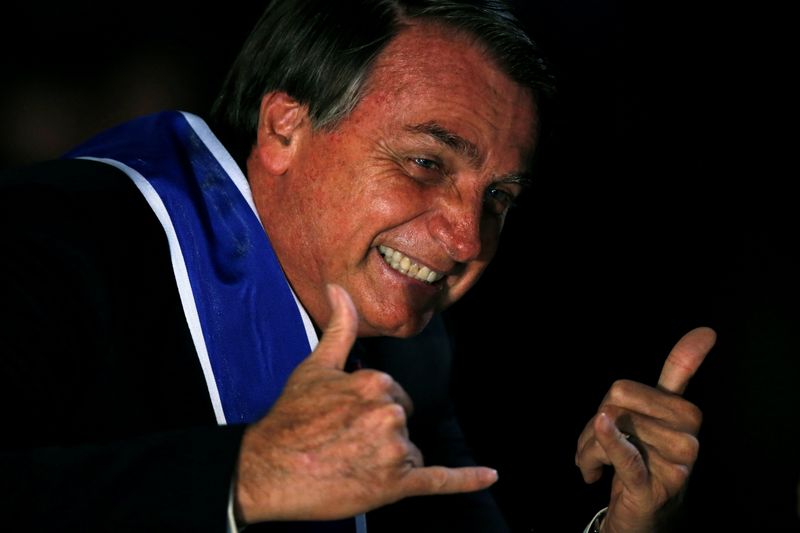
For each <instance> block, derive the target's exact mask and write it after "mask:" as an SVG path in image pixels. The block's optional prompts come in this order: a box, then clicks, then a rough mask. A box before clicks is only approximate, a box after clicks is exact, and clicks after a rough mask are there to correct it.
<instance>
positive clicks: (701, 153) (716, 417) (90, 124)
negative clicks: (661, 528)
mask: <svg viewBox="0 0 800 533" xmlns="http://www.w3.org/2000/svg"><path fill="white" fill-rule="evenodd" d="M645 4H647V7H640V6H629V5H625V6H623V5H622V4H618V3H616V2H613V1H611V0H595V1H593V0H544V1H538V2H534V1H529V2H520V6H519V7H520V10H521V14H522V16H523V19H524V21H525V23H526V25H528V26H529V28H530V29H531V32H532V34H533V35H534V37H535V39H536V40H537V41H538V42H539V44H540V45H541V46H542V47H543V48H544V50H545V52H546V53H547V55H548V56H549V58H550V60H551V62H552V64H553V68H554V70H555V72H556V75H557V76H558V79H559V88H560V93H559V97H558V106H557V114H556V117H555V126H556V127H555V129H554V132H553V134H552V136H551V137H549V138H548V139H546V140H545V145H544V148H546V150H544V151H543V157H542V160H541V161H540V167H539V168H538V169H537V175H536V180H535V184H534V186H533V187H532V189H531V190H530V191H528V193H527V194H526V195H525V197H524V198H523V199H522V201H521V202H520V206H519V208H518V209H516V210H515V211H514V212H513V213H512V214H511V215H510V218H509V221H508V226H507V229H506V233H507V234H506V235H505V236H504V239H503V242H502V243H501V248H500V251H499V254H498V257H497V259H496V261H495V263H494V264H493V265H492V266H491V267H490V269H489V270H488V272H487V273H486V275H485V278H484V279H483V280H482V281H481V283H479V285H478V287H476V288H475V289H474V290H473V292H471V293H470V294H469V295H468V296H467V297H466V298H465V299H464V300H463V302H462V303H459V304H458V305H456V306H455V307H454V308H453V309H452V310H451V311H448V313H447V315H446V316H447V319H448V321H449V322H450V324H451V325H452V327H453V331H454V333H455V337H456V362H455V375H454V381H453V393H454V397H455V399H456V402H457V406H458V409H459V414H460V416H461V419H462V423H463V426H464V429H465V432H466V433H467V436H468V438H469V440H470V442H471V443H472V445H473V448H474V450H475V453H476V455H477V456H478V458H479V459H480V461H481V462H482V463H484V464H488V465H491V466H494V467H496V468H498V470H499V472H500V481H499V482H498V483H497V484H496V485H495V487H494V488H493V491H494V493H495V495H496V496H497V499H498V502H499V503H500V505H501V506H502V507H503V509H504V510H505V512H506V514H507V515H508V517H509V520H510V522H511V523H512V526H513V527H514V530H515V531H520V532H528V531H537V532H539V531H545V532H547V531H559V532H560V531H565V532H566V531H579V530H580V528H582V527H583V526H584V525H585V523H586V522H587V521H588V518H589V517H590V516H591V514H593V512H594V511H595V510H596V509H599V508H600V507H602V506H604V505H605V504H606V500H607V494H608V490H607V489H608V486H607V479H608V477H607V476H606V478H604V480H602V481H601V482H599V483H598V484H597V486H586V485H584V484H583V483H582V481H581V479H580V476H579V473H578V471H577V469H576V468H575V467H574V462H573V456H574V451H575V443H576V439H577V436H578V434H579V433H580V431H581V429H582V427H583V425H584V423H585V422H586V421H587V420H588V419H589V418H590V417H591V416H592V415H593V413H594V410H595V409H596V406H597V405H598V403H599V402H600V400H601V398H602V396H603V394H604V393H605V391H606V390H607V388H608V387H609V386H610V384H611V383H612V382H613V380H614V379H617V378H631V379H636V380H639V381H643V382H646V383H655V381H656V380H657V378H658V374H659V371H660V367H661V363H662V362H663V359H664V357H665V356H666V354H667V353H668V352H669V349H670V347H671V346H672V344H673V343H674V342H675V341H677V340H678V338H680V336H681V335H682V334H683V333H685V332H686V331H688V330H689V329H691V328H692V327H695V326H699V325H708V326H712V327H714V328H715V329H717V331H718V333H719V343H718V345H717V347H716V348H715V349H714V351H712V353H711V354H710V356H709V357H708V359H707V360H706V362H705V363H704V365H703V366H702V367H701V369H700V371H699V373H698V375H697V376H696V378H695V379H694V380H693V381H692V383H691V384H690V386H689V389H688V390H687V393H686V396H687V397H688V398H690V399H691V400H692V401H694V402H695V403H697V404H698V405H699V406H700V407H701V408H702V409H703V411H704V413H705V422H704V426H703V430H702V434H701V456H700V459H699V461H698V463H697V465H696V469H695V472H694V475H693V480H692V485H691V488H690V491H689V493H688V494H687V506H686V509H687V513H688V516H687V520H686V522H685V526H684V528H683V530H685V531H723V530H730V529H733V528H735V529H736V530H746V531H765V532H771V531H776V532H777V531H797V530H798V529H799V528H798V522H797V507H798V502H797V500H798V494H797V489H798V482H800V459H799V458H798V451H797V449H798V448H797V442H798V440H800V439H799V437H800V434H799V433H800V431H799V430H798V428H799V427H800V416H798V406H800V398H799V396H800V392H798V390H799V388H798V386H797V382H798V380H799V379H800V369H799V368H798V365H800V363H798V360H799V359H800V357H799V356H800V351H798V344H800V343H799V342H798V321H797V318H798V316H797V315H798V312H797V301H798V299H797V297H798V286H797V281H796V277H797V272H798V270H797V268H796V266H797V265H796V262H795V261H794V260H793V255H794V253H793V252H794V249H795V248H796V247H797V246H796V243H797V237H796V233H795V231H794V225H793V222H794V221H793V219H794V210H795V209H796V208H795V207H794V206H793V205H792V200H793V196H792V195H791V194H790V193H789V192H788V191H789V189H788V188H787V187H785V186H784V184H785V183H786V182H788V181H790V180H791V179H796V176H794V175H793V174H796V170H795V171H791V168H794V167H795V166H796V165H794V164H793V163H791V162H788V157H784V156H782V155H781V154H783V153H789V152H790V150H791V144H790V142H791V141H790V138H791V136H790V135H786V136H784V135H783V131H784V128H785V127H788V128H790V130H789V131H791V128H792V127H793V123H792V121H791V119H790V116H791V115H790V112H791V109H790V106H789V105H787V104H786V99H784V98H783V96H784V95H785V94H786V93H787V92H788V89H787V88H786V87H787V84H786V80H788V79H789V77H790V76H789V74H784V72H789V70H790V69H789V67H790V65H791V62H789V61H786V60H785V55H786V54H784V53H783V50H786V49H787V46H786V44H787V43H786V41H788V38H787V37H786V35H788V34H787V33H786V32H784V31H783V23H782V20H785V17H786V16H785V14H781V13H770V12H767V10H766V9H762V10H761V11H760V12H755V11H753V8H752V6H747V5H742V6H741V7H739V8H736V10H734V8H732V7H731V6H729V5H711V4H708V3H705V5H704V6H703V7H698V6H696V5H692V6H690V5H680V4H678V3H674V2H673V3H659V2H655V3H653V2H645ZM259 13H260V6H258V5H251V4H250V3H247V2H226V3H225V5H224V6H223V9H219V7H215V8H201V7H199V6H198V5H197V4H195V3H191V4H190V3H187V4H183V5H176V4H167V3H163V5H158V6H156V5H151V4H142V3H136V4H124V5H122V6H120V5H100V6H96V5H92V4H91V3H90V2H70V3H68V4H66V3H64V4H59V5H43V4H39V3H25V4H20V5H14V4H13V3H12V4H11V5H9V6H6V7H5V12H4V13H3V16H2V23H0V24H2V30H3V31H2V32H0V33H1V35H0V43H1V44H2V50H3V55H2V63H1V64H0V67H1V72H2V77H3V81H4V82H3V84H2V86H0V124H1V125H2V127H0V166H15V165H21V164H25V163H28V162H31V161H35V160H38V159H45V158H49V157H55V156H57V155H59V154H60V153H62V152H63V151H64V150H66V149H67V148H69V147H70V146H72V145H73V144H74V143H76V142H78V141H80V140H82V139H83V138H85V137H86V136H88V135H91V134H92V133H94V132H96V131H99V130H100V129H102V128H105V127H107V126H110V125H112V124H115V123H117V122H119V121H121V120H124V119H126V118H130V117H133V116H136V115H139V114H142V113H146V112H150V111H156V110H160V109H165V108H179V109H183V110H186V111H192V112H196V113H198V114H201V115H204V114H206V110H207V108H208V106H209V105H210V103H211V100H212V98H213V96H214V93H215V91H216V89H217V87H218V85H219V83H220V82H221V79H222V76H223V75H224V73H225V70H226V69H227V66H228V64H229V62H230V61H231V60H232V59H233V57H234V55H235V53H236V51H237V49H238V47H239V45H240V44H241V42H242V41H243V39H244V37H245V35H246V33H247V32H248V31H249V29H250V28H251V26H252V24H253V23H254V22H255V19H256V17H257V16H258V14H259Z"/></svg>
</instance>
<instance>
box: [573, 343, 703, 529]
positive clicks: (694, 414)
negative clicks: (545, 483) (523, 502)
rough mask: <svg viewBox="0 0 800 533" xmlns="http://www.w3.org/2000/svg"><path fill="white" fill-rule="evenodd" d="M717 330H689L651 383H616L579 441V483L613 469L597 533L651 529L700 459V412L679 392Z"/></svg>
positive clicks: (700, 361)
mask: <svg viewBox="0 0 800 533" xmlns="http://www.w3.org/2000/svg"><path fill="white" fill-rule="evenodd" d="M715 341H716V333H715V332H714V331H713V330H712V329H709V328H696V329H693V330H691V331H690V332H688V333H687V334H686V335H684V336H683V338H681V339H680V340H679V341H678V343H677V344H676V345H675V346H674V347H673V349H672V351H671V352H670V354H669V356H668V357H667V360H666V362H665V363H664V367H663V368H662V370H661V376H660V377H659V379H658V386H657V387H656V388H652V387H648V386H646V385H643V384H641V383H636V382H633V381H627V380H621V381H617V382H615V383H614V384H613V385H612V387H611V389H610V390H609V392H608V393H607V394H606V396H605V398H604V399H603V402H602V403H601V404H600V407H599V409H598V410H597V414H596V415H595V416H594V417H593V418H592V420H590V421H589V423H588V424H587V425H586V427H585V428H584V430H583V432H582V433H581V435H580V437H579V439H578V451H577V453H576V455H575V463H576V464H577V465H578V467H579V468H580V470H581V474H582V475H583V479H584V481H586V482H587V483H594V482H595V481H597V480H598V479H600V477H601V475H602V471H603V465H611V466H613V467H614V478H613V480H612V484H611V500H610V502H609V505H608V514H607V515H606V518H605V519H604V521H603V525H602V531H603V532H604V533H611V532H620V533H621V532H625V533H638V532H642V533H644V532H652V531H655V530H656V525H657V520H656V518H657V513H658V511H660V510H661V509H663V508H664V507H665V506H666V505H667V504H668V503H670V502H672V501H675V499H676V498H677V497H678V496H679V495H680V494H681V492H682V490H683V488H684V486H685V485H686V483H687V481H688V478H689V474H690V473H691V470H692V467H693V466H694V463H695V461H696V460H697V453H698V449H699V444H698V441H697V433H698V431H699V430H700V424H701V422H702V413H701V412H700V410H699V409H698V408H697V407H696V406H695V405H693V404H692V403H690V402H688V401H686V400H685V399H683V398H682V397H681V394H683V391H684V390H685V389H686V386H687V385H688V383H689V380H690V379H691V377H692V376H693V375H694V374H695V372H696V371H697V369H698V368H699V367H700V364H701V363H702V362H703V359H704V358H705V356H706V354H707V353H708V352H709V351H710V350H711V348H712V347H713V346H714V342H715Z"/></svg>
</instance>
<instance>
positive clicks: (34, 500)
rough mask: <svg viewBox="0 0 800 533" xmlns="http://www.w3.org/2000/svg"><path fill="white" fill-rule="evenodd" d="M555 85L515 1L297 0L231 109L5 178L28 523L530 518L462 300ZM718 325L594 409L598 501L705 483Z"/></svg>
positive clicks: (6, 368) (309, 526) (20, 486)
mask: <svg viewBox="0 0 800 533" xmlns="http://www.w3.org/2000/svg"><path fill="white" fill-rule="evenodd" d="M550 90H551V79H550V77H549V75H548V73H547V70H546V68H545V67H544V63H543V61H542V60H541V59H540V57H539V55H538V51H537V49H536V47H535V46H534V44H533V43H532V41H531V40H530V39H529V38H528V37H527V36H526V35H525V34H524V32H523V31H522V30H521V29H520V28H519V26H518V25H517V23H516V21H515V19H514V18H513V16H512V15H511V14H510V12H509V11H508V10H507V8H506V6H504V5H503V4H502V3H500V2H495V1H491V0H487V1H485V2H462V1H453V0H441V1H434V0H428V1H422V2H416V1H414V2H411V1H407V2H406V1H389V0H353V1H346V2H329V1H327V0H326V1H321V0H320V1H317V0H308V1H300V0H279V1H276V2H273V3H272V4H270V5H269V6H268V8H267V9H266V11H265V13H264V15H263V17H262V18H261V19H260V20H259V22H258V23H257V25H256V28H255V30H254V31H253V32H252V34H251V36H250V38H249V39H248V40H247V42H246V43H245V45H244V47H243V49H242V52H241V54H240V56H239V57H238V58H237V60H236V62H235V64H234V65H233V68H232V70H231V72H230V74H229V76H228V78H227V80H226V82H225V84H224V86H223V89H222V91H221V94H220V97H219V99H218V101H217V103H216V105H215V109H214V111H213V113H212V122H211V127H209V126H208V125H207V124H206V123H205V122H204V121H203V120H202V119H200V118H199V117H197V116H194V115H190V114H186V113H179V112H165V113H158V114H155V115H152V116H147V117H142V118H140V119H136V120H133V121H131V122H129V123H125V124H122V125H120V126H118V127H116V128H113V129H111V130H109V131H107V132H103V133H101V134H100V135H98V136H97V137H95V138H93V139H90V140H89V141H87V142H86V143H85V144H82V145H81V146H79V147H77V148H75V149H74V150H72V151H71V152H70V153H69V154H67V155H66V156H65V158H64V159H61V160H59V161H54V162H49V163H45V164H42V165H38V166H33V167H30V168H27V169H21V170H19V171H18V172H15V173H10V174H9V176H7V177H4V178H3V181H2V195H1V196H0V198H2V209H0V213H2V218H1V219H0V222H2V229H3V231H2V232H0V234H2V236H3V239H4V241H3V245H4V249H5V250H8V252H9V253H8V255H7V257H8V259H7V260H5V261H4V263H3V268H4V273H5V274H6V275H5V276H3V279H4V280H5V282H6V283H9V285H8V287H6V291H5V293H4V294H7V296H6V297H4V299H3V302H2V305H3V306H4V307H3V309H4V311H6V312H7V313H6V314H7V319H6V320H4V321H3V322H2V330H0V332H2V349H3V367H2V371H3V377H4V378H5V379H4V383H6V384H7V386H6V387H4V388H3V395H4V396H3V399H4V400H6V402H7V405H12V404H13V405H18V406H20V408H19V409H15V410H13V412H12V413H11V414H10V415H9V423H10V424H11V425H12V426H13V427H15V428H17V429H20V430H24V431H19V434H20V436H19V437H18V442H15V443H13V444H12V445H9V446H7V447H6V448H5V449H4V453H3V455H2V457H3V468H4V478H5V481H6V482H7V483H6V485H5V486H4V489H3V498H2V501H3V510H4V520H5V521H6V522H7V523H16V524H24V525H25V527H26V528H27V529H30V528H31V527H33V529H36V528H41V529H43V530H48V531H62V530H80V531H115V532H118V531H133V530H136V531H140V530H146V531H161V530H164V531H176V530H177V531H206V530H207V531H222V530H224V529H225V528H226V527H227V528H228V529H229V530H233V529H236V528H240V527H242V526H247V531H251V530H252V531H255V530H258V529H260V528H261V527H263V528H264V529H265V530H267V531H284V530H289V531H334V530H335V531H357V532H359V533H363V532H365V531H366V530H367V528H369V530H370V531H371V532H373V533H379V532H381V531H394V530H396V531H409V530H416V531H426V530H431V531H441V530H442V528H443V527H446V528H447V530H449V531H459V532H469V531H476V532H487V533H489V532H491V533H500V532H502V531H505V530H506V526H505V524H504V522H503V519H502V516H500V514H499V512H498V510H497V508H496V507H495V506H494V504H493V503H492V501H491V498H490V497H489V495H488V493H487V492H486V491H485V490H483V489H486V488H487V487H489V486H491V485H492V484H493V483H494V482H495V481H496V480H497V473H496V472H495V471H494V470H492V469H491V468H487V467H482V466H477V465H475V464H474V461H473V460H472V459H471V457H469V454H468V452H467V451H466V446H465V445H464V443H463V439H462V437H461V434H460V432H459V430H458V426H457V423H456V422H455V417H454V416H453V414H452V410H451V409H450V406H449V403H448V399H447V398H446V380H447V373H448V365H447V358H448V357H449V355H448V352H447V345H446V342H444V341H443V339H445V336H444V334H443V333H442V330H441V322H440V321H439V320H438V319H437V317H438V313H439V312H440V311H442V310H444V309H446V308H447V307H448V306H449V305H451V304H453V303H454V302H456V301H457V300H458V299H459V298H461V297H462V296H463V295H464V294H465V293H466V292H467V291H468V290H469V289H470V288H471V287H472V286H473V285H474V284H475V283H476V282H477V281H478V279H479V278H480V276H481V275H482V273H483V272H484V270H485V269H486V267H487V265H488V264H489V262H490V261H491V259H492V257H493V256H494V254H495V251H496V249H497V246H498V242H499V239H500V234H501V230H502V228H503V223H504V220H505V216H506V213H507V211H508V209H509V207H510V206H511V205H512V204H513V202H514V200H515V199H516V197H517V196H518V195H519V194H520V193H521V189H522V186H523V184H524V182H525V180H526V179H527V178H526V176H527V174H528V173H529V172H530V171H531V168H530V162H531V160H532V156H533V152H534V149H535V147H536V143H537V135H538V132H539V130H540V124H539V122H540V113H541V104H542V103H543V96H544V95H545V94H546V93H547V92H548V91H550ZM320 333H323V335H322V338H321V339H319V340H318V336H319V334H320ZM357 338H360V339H359V340H358V341H357V340H356V339H357ZM370 338H372V339H384V338H395V341H396V342H398V343H400V344H391V343H390V344H386V345H381V344H380V343H376V342H372V341H371V339H370ZM398 339H399V340H398ZM713 340H714V335H713V332H711V331H710V330H707V329H698V330H695V331H693V332H691V333H690V334H688V335H687V336H686V337H685V338H684V339H682V340H681V341H680V342H679V344H678V345H676V348H675V349H674V350H673V352H672V353H671V354H670V356H669V358H668V359H667V363H666V364H665V366H664V370H663V372H662V375H661V377H660V378H659V381H658V384H657V386H654V387H649V386H645V385H643V384H639V383H632V382H619V383H617V384H615V385H614V387H613V388H612V389H611V391H609V394H608V396H607V397H606V399H605V400H604V401H603V404H602V405H601V407H600V408H599V409H598V413H597V415H596V416H595V417H594V418H593V419H592V421H590V423H589V424H587V426H586V430H585V431H584V432H583V434H582V435H581V436H580V438H579V446H578V452H577V454H576V462H577V464H578V466H579V467H580V469H581V471H582V472H583V474H584V477H585V479H586V480H587V481H589V482H591V481H594V480H596V479H597V478H599V476H600V474H601V472H602V468H603V465H612V466H613V467H614V468H615V474H614V481H613V483H614V490H613V493H612V496H611V499H610V501H609V506H608V510H607V514H601V515H598V519H597V520H595V521H593V523H592V524H591V527H598V528H599V527H602V528H603V530H604V531H607V532H611V531H627V532H634V533H636V532H645V531H652V530H653V529H654V527H656V525H658V522H657V518H658V517H660V516H661V515H662V512H661V511H662V509H663V508H664V507H665V506H666V505H667V504H669V503H670V502H673V501H675V500H676V498H677V497H678V496H679V495H680V493H681V491H682V489H683V487H684V486H685V484H686V481H687V479H688V475H689V472H690V471H691V467H692V465H693V464H694V461H695V459H696V456H697V440H696V434H697V431H698V429H699V426H700V414H699V411H698V409H697V408H696V407H695V406H693V405H692V404H690V403H689V402H687V401H685V400H683V399H682V398H681V396H680V393H681V392H682V391H683V389H684V388H685V386H686V384H687V383H688V380H689V379H690V378H691V376H692V375H693V373H694V371H695V370H696V369H697V367H698V366H699V365H700V363H701V362H702V359H703V357H704V356H705V354H706V353H707V352H708V350H710V348H711V346H712V344H713ZM384 350H386V351H387V353H388V352H393V355H391V356H390V357H389V359H390V361H389V362H388V363H387V359H386V357H384V355H385V354H383V353H381V352H382V351H384ZM398 354H399V356H400V357H397V355H398ZM380 361H382V362H383V365H382V364H380ZM411 365H414V366H415V367H417V368H420V369H425V372H418V373H415V375H414V378H413V379H405V380H404V379H401V378H400V377H399V376H401V375H405V376H408V374H409V373H408V372H407V370H408V368H409V367H410V366H411ZM389 368H391V369H392V371H391V372H389V371H388V369H389ZM401 381H402V382H403V384H402V385H401V383H400V382H401ZM41 420H46V421H47V422H46V423H41V422H40V421H41ZM445 494H448V495H454V496H452V498H455V499H447V498H430V496H434V495H445ZM410 496H420V497H422V498H411V499H410V500H406V498H408V497H410ZM401 500H403V502H402V503H403V504H405V503H408V506H395V505H394V504H396V502H401ZM393 509H396V510H398V511H397V512H395V513H394V514H392V510H393ZM604 512H605V511H604ZM366 513H369V514H366ZM385 513H388V514H385ZM586 513H587V521H588V517H589V514H590V512H589V511H588V510H587V511H586ZM370 516H372V517H373V518H374V521H373V520H371V519H369V517H370ZM387 516H388V517H389V518H388V519H387V518H386V517H387ZM603 516H605V519H604V520H603V518H602V517H603ZM442 524H444V525H442Z"/></svg>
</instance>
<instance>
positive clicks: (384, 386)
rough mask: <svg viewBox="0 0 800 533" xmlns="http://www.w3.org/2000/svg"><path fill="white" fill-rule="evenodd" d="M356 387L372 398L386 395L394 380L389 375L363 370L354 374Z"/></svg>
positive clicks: (377, 371)
mask: <svg viewBox="0 0 800 533" xmlns="http://www.w3.org/2000/svg"><path fill="white" fill-rule="evenodd" d="M352 376H353V379H354V380H355V383H356V386H357V387H358V388H359V389H360V390H361V391H362V392H363V393H364V394H367V395H370V396H376V395H380V394H385V393H386V392H387V391H388V390H389V389H390V388H391V387H392V383H394V380H393V379H392V377H391V376H390V375H389V374H386V373H385V372H381V371H379V370H373V369H363V370H359V371H357V372H354V373H353V374H352Z"/></svg>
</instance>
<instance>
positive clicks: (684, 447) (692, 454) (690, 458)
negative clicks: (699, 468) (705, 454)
mask: <svg viewBox="0 0 800 533" xmlns="http://www.w3.org/2000/svg"><path fill="white" fill-rule="evenodd" d="M699 453H700V441H698V440H697V438H695V437H694V436H692V435H686V438H684V439H683V440H682V442H681V444H680V446H679V447H678V457H679V460H680V461H681V462H683V463H687V464H691V463H694V461H695V460H696V459H697V456H698V454H699Z"/></svg>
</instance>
